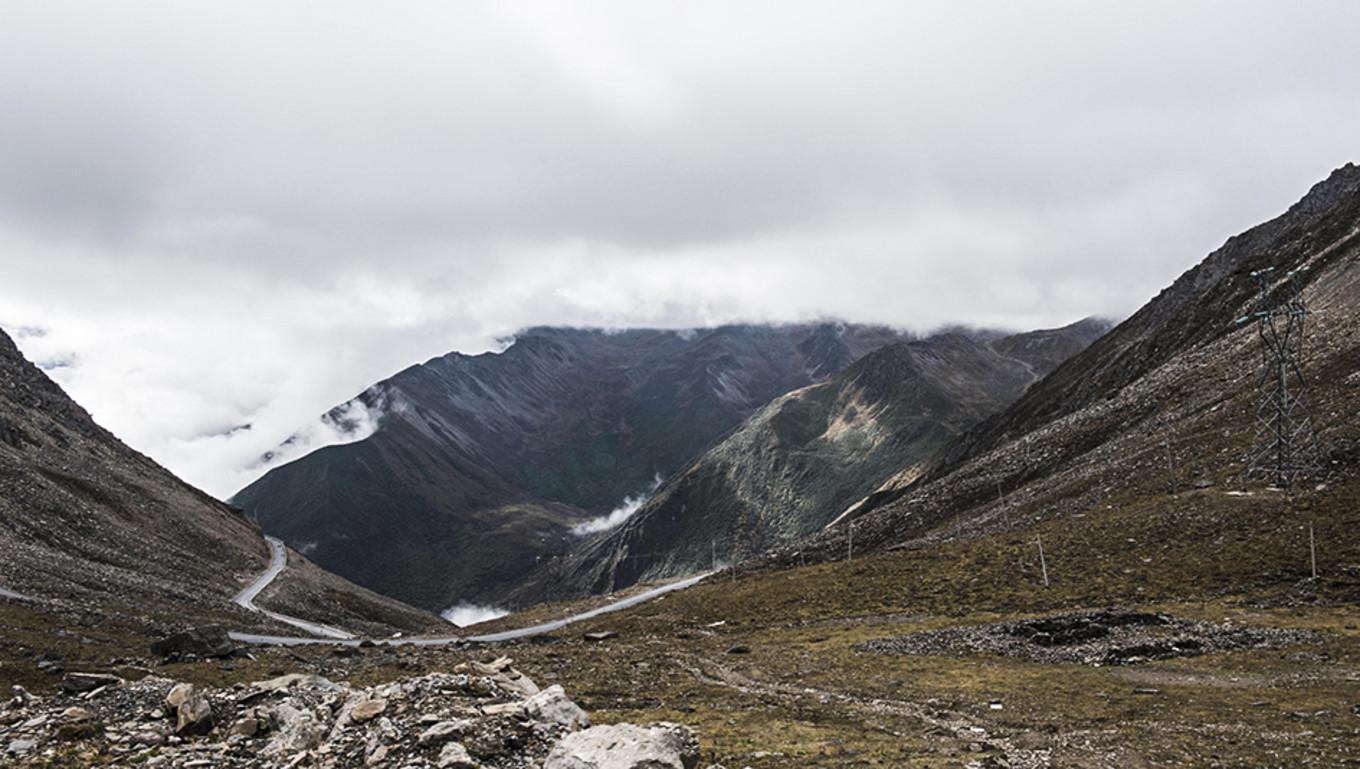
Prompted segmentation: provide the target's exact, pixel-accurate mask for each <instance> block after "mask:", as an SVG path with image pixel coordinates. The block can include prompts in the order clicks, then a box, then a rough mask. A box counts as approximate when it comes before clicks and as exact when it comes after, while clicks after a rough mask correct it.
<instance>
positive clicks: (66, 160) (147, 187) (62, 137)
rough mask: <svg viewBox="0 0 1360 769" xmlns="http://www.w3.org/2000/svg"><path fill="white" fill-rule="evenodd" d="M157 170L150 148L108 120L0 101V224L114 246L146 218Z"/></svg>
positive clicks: (80, 109)
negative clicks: (103, 241) (105, 240)
mask: <svg viewBox="0 0 1360 769" xmlns="http://www.w3.org/2000/svg"><path fill="white" fill-rule="evenodd" d="M159 166H160V164H159V161H158V159H157V157H156V153H155V149H154V146H153V144H152V142H151V141H149V140H148V139H147V138H146V137H144V136H142V135H140V134H139V132H138V131H137V130H136V129H135V128H134V127H133V126H130V125H128V124H127V123H125V122H122V121H120V120H119V119H118V117H117V116H115V115H111V114H109V113H108V112H105V111H102V110H99V109H97V108H92V107H90V106H88V105H78V104H62V103H60V102H53V101H48V100H46V99H44V98H42V97H40V96H33V95H29V94H24V93H10V94H0V219H8V220H11V221H14V222H17V223H19V224H21V225H24V226H27V227H31V228H34V229H37V230H39V231H41V232H43V233H46V234H49V235H76V236H94V237H100V238H109V239H118V238H121V237H124V236H126V235H128V234H129V233H130V232H132V231H133V230H134V229H135V228H136V227H137V226H138V225H139V224H140V223H141V222H142V221H143V220H145V219H146V218H147V217H148V216H149V215H150V214H151V212H152V211H153V209H154V207H155V204H156V198H157V196H158V194H159V193H160V187H161V178H160V177H161V169H160V167H159Z"/></svg>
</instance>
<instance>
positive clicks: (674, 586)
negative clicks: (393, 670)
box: [231, 571, 713, 646]
mask: <svg viewBox="0 0 1360 769" xmlns="http://www.w3.org/2000/svg"><path fill="white" fill-rule="evenodd" d="M711 574H713V572H711V571H706V572H703V573H702V574H695V575H694V576H692V577H686V578H685V579H682V580H678V581H676V582H671V583H669V584H666V585H662V586H660V587H656V588H652V589H651V590H648V591H646V592H644V593H638V594H637V595H635V596H630V597H628V598H624V599H621V600H618V601H615V602H614V603H611V604H606V605H604V606H601V607H599V608H598V609H591V610H590V611H587V612H582V613H580V614H576V615H574V616H571V617H567V618H566V619H560V620H556V621H554V622H545V623H543V624H541V625H533V626H530V627H524V628H519V629H517V630H506V631H503V632H500V633H488V634H486V635H474V636H466V637H458V636H449V637H446V638H408V639H389V640H386V641H383V643H385V644H389V645H392V646H442V645H445V644H451V643H458V642H459V641H479V642H482V643H495V642H497V641H510V640H513V639H516V638H528V637H529V636H536V635H542V634H544V633H551V632H552V631H554V630H560V629H561V628H564V627H566V626H567V625H570V624H571V623H573V622H580V621H582V620H587V619H590V618H592V617H598V616H599V615H601V614H606V613H608V612H611V611H618V610H619V609H626V608H628V607H629V606H636V605H638V604H640V603H643V602H645V601H650V600H651V599H653V598H656V597H658V596H661V595H665V594H666V593H669V592H671V591H674V590H682V589H684V588H687V587H689V586H691V585H694V584H697V583H699V582H702V581H703V580H704V579H706V578H707V577H708V576H709V575H711ZM231 637H232V638H234V639H235V640H237V641H241V642H242V643H257V644H281V645H284V646H299V645H302V644H337V645H342V646H358V645H359V642H358V641H356V640H331V639H323V638H290V637H287V636H267V635H252V634H248V633H232V634H231Z"/></svg>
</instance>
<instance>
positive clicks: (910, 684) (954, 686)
mask: <svg viewBox="0 0 1360 769" xmlns="http://www.w3.org/2000/svg"><path fill="white" fill-rule="evenodd" d="M977 547H978V545H977V544H976V543H975V544H974V545H973V548H974V549H976V548H977ZM909 557H910V556H909V554H907V553H905V552H902V551H899V552H894V553H887V554H883V555H878V556H873V557H868V558H863V559H856V560H855V561H853V562H850V563H846V562H840V563H832V564H821V565H817V566H809V567H807V568H804V569H798V570H794V571H791V572H782V573H775V574H763V575H747V576H743V577H740V578H739V579H737V580H735V581H732V580H729V579H719V580H714V581H711V582H710V583H708V584H704V585H699V586H696V587H693V588H690V589H687V590H684V591H678V592H675V593H672V594H669V595H666V596H664V597H662V598H660V599H658V600H655V601H653V602H650V603H647V604H643V605H641V606H637V607H634V608H632V609H629V610H626V611H622V612H618V613H614V614H607V615H601V616H599V617H596V618H594V619H591V620H588V621H586V622H582V623H579V624H572V625H571V626H569V627H567V628H564V629H563V630H561V631H559V632H557V633H556V634H553V635H548V636H540V637H537V638H531V639H524V640H519V641H514V642H508V643H502V644H476V643H474V644H458V645H451V646H443V647H424V648H422V647H412V646H387V645H381V644H380V645H378V646H376V647H373V648H366V649H349V650H346V651H344V652H339V651H337V650H336V649H335V648H332V647H326V646H314V647H306V648H283V647H259V648H257V649H255V650H253V653H254V655H255V657H256V659H254V660H230V661H220V660H219V661H211V662H199V663H192V664H159V663H157V662H155V661H153V660H152V659H150V658H149V657H148V656H147V649H146V643H147V639H145V638H143V637H140V636H139V634H138V632H137V629H136V628H135V627H130V626H127V625H126V624H124V622H123V621H122V620H117V619H111V618H108V617H102V616H98V615H94V614H88V613H87V614H84V615H63V616H54V615H51V614H47V613H44V612H42V611H40V610H38V609H37V608H35V607H32V606H27V605H23V604H19V603H14V602H10V603H3V604H0V625H3V628H4V632H3V634H0V685H3V686H4V687H5V689H6V690H8V688H9V687H10V686H11V685H15V684H19V685H23V686H25V687H28V688H29V689H31V690H33V691H35V692H38V691H47V690H51V689H52V688H53V687H54V686H55V684H56V683H57V681H59V680H60V677H61V675H60V674H61V673H62V672H63V671H64V670H78V669H85V670H107V671H112V672H117V673H119V674H120V675H123V676H125V677H129V678H135V677H138V676H140V675H146V674H147V673H154V674H155V675H158V676H163V677H167V678H172V679H175V680H182V681H191V682H194V683H197V684H201V685H209V684H211V685H216V686H230V685H231V684H233V683H245V682H250V681H258V680H263V679H267V678H271V677H274V676H276V675H278V674H280V673H284V672H307V673H316V674H320V675H322V676H325V677H327V678H330V679H332V680H335V681H349V682H351V683H353V684H354V685H355V686H365V685H372V684H374V683H378V682H382V681H390V680H398V679H407V678H411V677H413V676H417V675H420V674H422V673H424V672H430V671H448V670H452V669H453V668H454V667H455V666H457V665H459V664H461V663H463V662H468V661H486V660H489V659H491V658H493V657H497V656H501V655H508V656H510V657H513V658H514V660H515V665H516V666H517V667H518V668H519V669H521V670H523V671H525V672H526V673H528V674H529V675H531V676H532V677H534V678H535V679H536V680H538V681H539V682H540V683H542V684H543V685H545V686H546V685H549V684H554V683H557V684H561V685H562V686H563V687H564V688H565V689H566V691H567V693H568V694H569V695H570V696H571V697H572V698H573V699H574V700H575V701H576V702H578V703H579V704H580V705H581V706H582V707H584V708H585V709H586V710H587V711H588V712H589V713H590V715H591V717H592V719H593V720H594V721H595V722H596V723H613V722H633V723H643V722H649V721H657V720H669V721H674V722H678V723H683V724H687V725H689V726H692V727H693V728H695V730H696V731H697V732H698V734H699V738H700V745H701V749H702V754H703V755H702V758H703V760H702V762H701V764H700V765H701V766H708V765H709V764H711V763H721V764H723V765H725V766H750V767H754V768H756V769H759V767H776V766H778V767H789V766H792V767H800V766H801V767H814V766H818V767H824V766H831V767H873V766H894V767H937V768H938V767H1050V766H1051V767H1160V766H1195V767H1204V766H1225V767H1228V766H1234V767H1235V766H1262V767H1264V766H1289V767H1295V766H1306V765H1315V766H1328V767H1333V766H1346V765H1351V764H1355V765H1360V694H1358V693H1360V629H1357V625H1360V614H1358V613H1357V611H1356V606H1355V603H1354V602H1353V601H1350V600H1337V598H1343V599H1344V598H1345V597H1346V596H1350V595H1352V592H1351V591H1353V590H1354V589H1355V587H1356V585H1355V580H1353V579H1349V578H1344V579H1331V580H1325V579H1324V580H1317V581H1314V580H1311V579H1308V580H1304V581H1302V582H1299V583H1297V584H1288V585H1280V586H1277V589H1273V590H1269V591H1265V593H1263V594H1262V595H1258V596H1248V595H1224V596H1221V597H1217V598H1210V599H1202V600H1194V601H1151V602H1146V603H1132V604H1128V605H1127V606H1126V608H1130V609H1137V610H1140V611H1146V612H1164V613H1165V614H1168V615H1171V616H1174V617H1178V618H1186V619H1195V620H1205V621H1207V622H1209V623H1215V624H1220V623H1223V622H1225V621H1229V622H1230V623H1231V625H1232V626H1234V627H1251V628H1289V629H1296V630H1303V631H1312V632H1313V633H1316V634H1317V635H1316V637H1312V638H1305V639H1302V640H1299V641H1298V642H1286V643H1285V645H1282V646H1265V645H1263V646H1262V647H1261V648H1247V649H1239V650H1234V651H1226V652H1220V653H1214V654H1208V655H1202V656H1194V657H1182V658H1177V659H1167V660H1160V661H1148V662H1136V663H1134V664H1126V665H1116V666H1099V667H1097V666H1094V665H1091V664H1079V663H1075V664H1074V663H1063V664H1054V663H1044V662H1035V661H1028V660H1024V659H1016V658H1012V657H1005V656H999V655H996V654H979V653H958V652H956V653H950V654H944V655H883V654H875V653H872V652H868V651H864V650H862V649H860V648H858V647H859V645H860V644H862V643H863V642H866V641H871V640H874V639H880V638H889V637H894V636H899V635H902V634H906V633H914V632H919V631H927V630H937V629H943V628H955V627H965V626H972V625H980V624H985V623H992V622H997V621H1001V620H1007V619H1014V618H1017V617H1034V616H1037V615H1039V614H1042V613H1045V612H1048V611H1051V610H1053V609H1054V608H1056V605H1057V604H1061V603H1063V601H1062V591H1061V590H1060V589H1053V590H1049V591H1047V592H1046V591H1045V590H1044V589H1042V588H1038V587H1035V588H1034V589H1033V590H1032V591H1030V594H1031V596H1032V599H1031V601H1029V602H1028V603H1029V605H1021V604H1022V603H1024V602H1017V601H1014V600H1011V601H1005V602H1003V603H1008V604H1010V605H1000V604H999V603H997V602H989V601H975V602H974V605H972V606H958V607H956V608H954V609H952V610H948V611H941V610H939V608H938V607H933V606H922V607H921V608H920V610H911V608H910V606H911V604H912V603H914V601H913V598H914V597H915V596H914V595H913V594H914V593H916V591H917V590H918V589H920V586H914V585H912V584H910V583H907V582H903V581H901V578H900V575H901V571H902V569H903V568H905V560H906V559H908V558H909ZM894 574H897V575H899V576H898V577H897V578H894V577H893V575H894ZM957 578H958V579H960V580H963V581H967V580H971V579H973V577H967V576H963V575H960V576H958V577H957ZM929 589H930V588H927V590H929ZM894 594H896V595H897V596H899V597H900V598H901V599H902V600H900V601H893V600H891V599H892V596H893V595H894ZM847 595H848V596H854V597H853V598H849V599H843V598H838V596H847ZM829 601H841V603H840V608H841V611H837V612H834V616H833V612H830V611H827V610H826V608H827V607H828V606H830V605H835V604H832V603H829ZM922 603H928V602H922ZM871 606H877V607H878V608H877V609H876V610H867V611H866V610H865V609H867V608H868V607H871ZM555 610H557V608H556V607H545V608H543V609H541V610H540V613H541V614H543V615H545V616H546V615H548V614H550V613H551V612H553V611H555ZM519 619H520V620H521V621H523V620H525V619H526V618H523V617H521V618H519ZM528 619H532V618H528ZM507 621H508V620H501V621H500V622H501V623H506V622H507ZM54 622H55V623H56V624H57V625H58V627H55V628H54V627H52V625H53V623H54ZM492 629H494V628H492ZM478 630H481V628H478ZM606 630H608V631H612V632H614V633H617V634H618V635H617V636H615V637H613V638H609V639H607V640H603V641H599V642H594V643H592V642H589V641H587V640H586V639H585V638H584V635H585V634H587V633H591V632H598V631H606ZM1296 640H1297V639H1296ZM105 748H107V746H105ZM64 755H65V756H66V757H67V758H68V759H69V761H70V762H71V763H62V764H59V763H57V762H55V761H53V762H52V763H50V764H49V765H72V764H77V765H78V764H82V763H88V764H99V763H104V762H107V761H109V760H111V759H112V755H111V754H109V753H108V752H107V750H104V751H101V750H100V748H99V746H98V745H97V744H72V745H71V747H70V750H69V751H68V752H67V753H65V754H64ZM39 765H41V762H39Z"/></svg>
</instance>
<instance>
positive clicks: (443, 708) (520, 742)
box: [0, 657, 699, 769]
mask: <svg viewBox="0 0 1360 769" xmlns="http://www.w3.org/2000/svg"><path fill="white" fill-rule="evenodd" d="M511 664H512V660H510V659H508V658H505V657H502V658H499V659H497V660H495V661H493V662H491V663H479V662H472V663H465V664H461V665H458V666H457V667H455V668H454V669H453V670H452V671H449V672H436V673H430V674H427V675H423V676H420V677H419V678H412V679H407V680H403V681H397V682H391V683H386V684H382V685H378V686H373V687H369V688H365V689H355V688H352V687H350V686H349V685H348V684H345V683H336V682H333V681H330V680H328V679H326V678H323V677H321V676H317V675H309V674H298V673H293V674H289V675H284V676H280V677H277V678H274V679H271V680H267V681H258V682H255V683H252V684H250V685H245V684H237V685H235V686H234V687H232V688H230V689H198V688H195V687H194V686H193V685H192V684H187V683H177V682H175V681H172V680H169V679H166V678H160V677H157V676H154V675H148V676H146V677H145V678H142V679H141V680H137V681H129V680H125V679H123V678H120V677H118V676H114V675H109V674H102V673H74V672H73V673H67V674H66V675H65V677H64V678H63V680H62V685H61V687H60V690H59V691H58V692H57V693H55V694H52V695H49V696H45V697H39V696H35V695H33V694H30V693H29V692H27V691H25V690H24V689H23V688H22V687H18V686H15V687H14V691H13V696H12V698H10V699H9V700H7V701H5V702H4V703H3V705H2V706H0V749H3V754H0V763H3V762H4V761H6V760H8V761H12V762H15V763H16V764H17V765H20V766H24V765H32V766H38V765H42V766H48V765H53V764H55V763H61V765H66V762H77V763H80V764H82V765H84V764H101V763H113V764H116V765H120V766H122V765H140V766H148V767H186V768H187V767H447V768H449V769H463V768H466V769H471V768H472V767H541V769H631V768H633V767H648V768H649V769H661V768H663V767H674V768H675V769H693V767H694V766H695V765H696V764H697V763H698V760H699V745H698V742H697V740H696V739H695V736H694V732H693V731H692V730H691V729H689V728H688V727H684V726H678V725H676V724H670V723H658V724H651V725H647V726H636V725H632V724H615V725H609V726H594V727H592V726H591V725H590V719H589V717H588V716H587V715H586V713H585V711H583V710H582V709H581V708H580V707H578V706H577V705H576V704H575V703H573V702H572V701H571V700H570V699H568V698H567V696H566V694H565V693H564V691H563V689H562V687H561V686H556V685H554V686H550V687H548V688H546V689H539V687H538V686H537V685H535V684H534V682H533V681H532V680H530V679H529V678H528V677H527V676H525V675H524V674H523V673H520V672H519V671H517V670H515V669H514V668H513V667H511Z"/></svg>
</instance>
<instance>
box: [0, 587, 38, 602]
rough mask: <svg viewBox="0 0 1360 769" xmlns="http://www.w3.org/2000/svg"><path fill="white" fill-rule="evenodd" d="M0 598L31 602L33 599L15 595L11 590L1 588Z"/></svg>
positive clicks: (21, 594)
mask: <svg viewBox="0 0 1360 769" xmlns="http://www.w3.org/2000/svg"><path fill="white" fill-rule="evenodd" d="M0 598H13V599H15V600H16V601H32V600H34V599H32V598H29V597H28V596H26V595H24V594H23V593H16V592H14V591H13V590H6V589H4V588H3V587H0Z"/></svg>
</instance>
